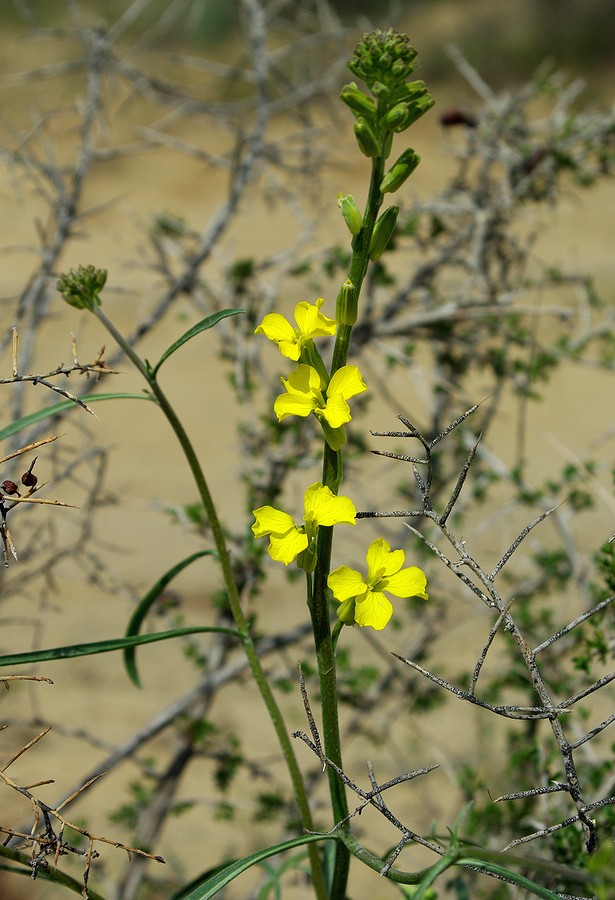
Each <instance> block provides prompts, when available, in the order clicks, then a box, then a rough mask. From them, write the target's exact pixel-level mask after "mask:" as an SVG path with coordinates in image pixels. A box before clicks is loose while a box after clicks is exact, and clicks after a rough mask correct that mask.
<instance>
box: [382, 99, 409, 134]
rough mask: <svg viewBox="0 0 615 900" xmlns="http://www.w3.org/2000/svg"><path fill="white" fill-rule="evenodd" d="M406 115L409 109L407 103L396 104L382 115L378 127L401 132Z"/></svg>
mask: <svg viewBox="0 0 615 900" xmlns="http://www.w3.org/2000/svg"><path fill="white" fill-rule="evenodd" d="M408 113H409V107H408V104H407V103H396V104H395V106H393V107H391V109H389V110H388V112H386V113H385V114H384V116H383V117H382V119H381V120H380V125H381V127H382V128H386V130H387V131H399V130H403V128H404V127H405V125H404V123H405V121H406V119H407V118H408Z"/></svg>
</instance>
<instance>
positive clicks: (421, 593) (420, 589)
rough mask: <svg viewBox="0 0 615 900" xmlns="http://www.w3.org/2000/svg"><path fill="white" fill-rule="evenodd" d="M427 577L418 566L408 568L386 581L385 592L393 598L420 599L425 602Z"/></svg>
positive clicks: (427, 596) (426, 597)
mask: <svg viewBox="0 0 615 900" xmlns="http://www.w3.org/2000/svg"><path fill="white" fill-rule="evenodd" d="M426 587H427V577H426V575H425V573H424V572H423V571H422V569H419V567H418V566H409V567H408V568H407V569H402V570H401V572H397V574H396V575H391V576H390V577H389V578H388V579H387V584H386V588H385V590H386V591H389V593H391V594H393V595H394V596H395V597H422V598H423V600H427V599H428V598H429V595H428V594H427V593H426V591H425V588H426Z"/></svg>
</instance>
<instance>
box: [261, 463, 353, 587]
mask: <svg viewBox="0 0 615 900" xmlns="http://www.w3.org/2000/svg"><path fill="white" fill-rule="evenodd" d="M303 507H304V513H305V514H304V516H303V524H302V525H297V524H296V523H295V521H294V520H293V519H292V517H291V516H289V515H288V513H285V512H282V511H281V510H279V509H275V508H274V507H273V506H261V507H259V509H255V510H254V518H255V519H256V521H255V523H254V525H253V526H252V531H253V533H254V536H255V537H257V538H259V537H266V535H270V537H269V549H268V552H269V556H270V557H271V558H272V559H275V560H276V561H277V562H283V563H284V565H285V566H287V565H288V564H289V563H291V562H292V561H293V559H295V557H297V556H299V555H300V554H303V558H301V559H300V560H299V561H298V562H299V565H300V566H301V568H305V570H306V572H307V571H310V572H311V571H313V566H314V564H315V562H316V557H315V555H314V553H313V550H314V544H315V541H316V535H317V534H318V526H319V525H339V524H340V523H342V522H344V523H346V524H348V525H356V514H357V511H356V509H355V505H354V503H353V502H352V500H350V499H349V498H348V497H337V496H336V495H335V494H334V493H333V492H332V491H331V490H330V489H329V488H328V487H325V486H324V485H323V484H321V483H320V482H319V481H317V482H315V483H314V484H312V485H310V487H309V488H308V489H307V491H306V492H305V496H304V498H303ZM306 566H307V568H306Z"/></svg>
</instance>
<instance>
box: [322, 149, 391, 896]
mask: <svg viewBox="0 0 615 900" xmlns="http://www.w3.org/2000/svg"><path fill="white" fill-rule="evenodd" d="M383 171H384V157H377V158H376V159H373V160H372V176H371V182H370V188H369V194H368V200H367V206H366V210H365V215H364V217H363V228H362V229H361V231H360V232H359V234H357V235H356V236H355V237H354V238H353V241H352V257H351V260H350V268H349V270H348V278H349V279H350V281H351V282H352V284H353V285H354V288H355V291H356V296H357V298H358V297H359V295H360V292H361V287H362V285H363V281H364V279H365V275H366V273H367V267H368V265H369V246H370V243H371V239H372V233H373V230H374V225H375V224H376V220H377V218H378V212H379V210H380V206H381V205H382V194H381V193H380V182H381V181H382V175H383ZM351 335H352V325H339V326H338V329H337V334H336V339H335V347H334V349H333V360H332V363H331V375H333V373H334V372H336V371H337V370H338V369H340V368H341V367H342V366H344V365H346V360H347V358H348V351H349V349H350V338H351ZM341 479H342V455H341V452H339V451H338V452H336V451H334V450H332V449H331V448H330V447H329V446H328V444H325V447H324V455H323V473H322V483H323V484H324V485H326V487H328V488H330V489H331V490H332V491H333V493H334V494H337V491H338V489H339V486H340V482H341ZM332 546H333V528H325V527H322V526H321V527H320V528H319V530H318V561H317V563H316V569H315V571H314V592H313V598H312V609H311V612H312V629H313V632H314V644H315V647H316V656H317V659H318V674H319V677H320V696H321V706H322V729H323V740H324V746H325V753H326V755H327V757H328V758H329V759H330V760H332V761H333V762H334V763H335V764H336V765H337V766H339V768H340V769H341V768H343V765H342V749H341V741H340V729H339V717H338V701H337V676H336V669H335V646H334V643H333V640H332V637H331V623H330V619H329V608H328V603H327V578H328V576H329V572H330V571H331V551H332ZM328 777H329V793H330V796H331V807H332V812H333V820H334V823H335V824H337V823H338V822H341V821H342V820H344V819H346V817H347V816H348V801H347V799H346V791H345V789H344V785H343V783H342V781H341V780H340V778H339V776H338V775H337V774H336V773H335V772H334V771H333V769H331V768H330V769H329V770H328ZM343 828H344V830H347V828H348V826H347V825H345V826H343ZM350 855H351V854H350V850H349V849H348V847H347V846H346V844H344V843H343V842H341V841H340V842H339V843H338V844H337V845H336V848H335V868H334V872H333V881H332V885H331V889H330V893H329V897H330V898H331V900H344V898H345V897H346V885H347V883H348V872H349V868H350Z"/></svg>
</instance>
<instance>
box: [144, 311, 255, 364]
mask: <svg viewBox="0 0 615 900" xmlns="http://www.w3.org/2000/svg"><path fill="white" fill-rule="evenodd" d="M240 313H245V309H241V308H240V307H237V308H234V307H233V308H230V309H220V310H218V312H215V313H212V314H211V315H210V316H206V317H205V318H204V319H201V321H200V322H197V323H196V325H193V326H192V328H189V329H188V331H185V332H184V333H183V334H182V335H181V337H178V338H177V340H176V341H173V343H172V344H171V345H170V346H168V347H167V349H166V350H165V351H164V353H163V354H162V356H161V357H160V359H159V360H158V362H157V363H156V365H155V366H154V367H153V369H152V378H155V377H156V374H157V372H158V369H159V368H160V366H161V365H162V364H163V362H166V360H167V359H168V358H169V356H171V355H172V354H173V353H175V351H176V350H179V348H180V347H183V345H184V344H186V343H187V342H188V341H190V340H192V338H193V337H196V336H197V334H200V333H201V332H202V331H208V330H209V329H210V328H213V327H214V325H217V324H218V322H220V321H221V319H226V318H227V317H228V316H238V315H239V314H240Z"/></svg>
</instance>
